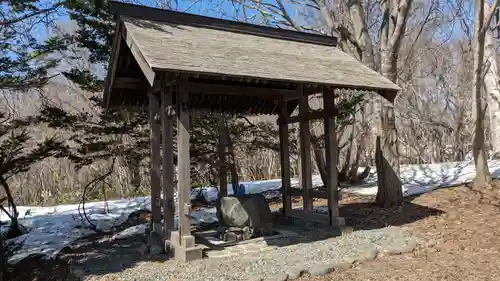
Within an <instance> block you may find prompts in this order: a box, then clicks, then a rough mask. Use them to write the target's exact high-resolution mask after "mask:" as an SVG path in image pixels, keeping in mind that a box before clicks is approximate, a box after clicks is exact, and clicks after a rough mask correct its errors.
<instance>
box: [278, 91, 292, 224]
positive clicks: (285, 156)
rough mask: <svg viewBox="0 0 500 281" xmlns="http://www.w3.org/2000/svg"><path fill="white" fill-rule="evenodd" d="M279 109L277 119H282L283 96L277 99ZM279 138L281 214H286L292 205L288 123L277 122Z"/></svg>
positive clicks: (285, 111) (283, 109)
mask: <svg viewBox="0 0 500 281" xmlns="http://www.w3.org/2000/svg"><path fill="white" fill-rule="evenodd" d="M279 107H280V109H281V111H280V115H279V118H278V120H284V119H285V118H286V116H287V115H288V112H287V107H286V102H285V100H284V99H283V98H281V99H280V100H279ZM279 138H280V162H281V189H282V191H281V192H282V196H283V197H282V198H283V200H282V201H283V214H284V215H285V216H286V215H287V214H288V212H289V211H290V209H291V207H292V201H291V198H290V196H289V194H288V191H289V189H290V147H289V140H290V139H289V136H288V125H287V124H286V123H285V122H280V123H279Z"/></svg>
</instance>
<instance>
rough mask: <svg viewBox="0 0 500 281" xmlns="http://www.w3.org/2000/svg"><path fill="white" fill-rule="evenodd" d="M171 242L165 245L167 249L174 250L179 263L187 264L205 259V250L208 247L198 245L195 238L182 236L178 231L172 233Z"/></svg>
mask: <svg viewBox="0 0 500 281" xmlns="http://www.w3.org/2000/svg"><path fill="white" fill-rule="evenodd" d="M170 238H171V240H170V241H169V242H166V243H165V247H166V248H169V250H170V251H172V250H173V252H174V257H175V259H176V260H178V261H182V262H187V261H192V260H198V259H202V258H203V250H204V249H205V248H206V246H203V245H196V244H195V240H194V236H192V235H186V236H180V234H179V232H178V231H172V234H171V236H170Z"/></svg>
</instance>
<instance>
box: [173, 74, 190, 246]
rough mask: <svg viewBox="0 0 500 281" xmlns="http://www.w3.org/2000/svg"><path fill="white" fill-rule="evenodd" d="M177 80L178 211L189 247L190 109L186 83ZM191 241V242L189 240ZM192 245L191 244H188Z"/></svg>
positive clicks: (182, 236)
mask: <svg viewBox="0 0 500 281" xmlns="http://www.w3.org/2000/svg"><path fill="white" fill-rule="evenodd" d="M176 80H177V87H178V89H177V99H176V100H177V114H178V115H177V167H178V179H177V182H178V194H179V199H178V210H179V234H180V238H181V244H183V245H184V246H185V247H192V246H194V240H193V242H192V244H193V245H187V244H186V242H185V240H184V239H185V237H186V236H190V235H191V220H190V213H191V200H190V198H189V194H190V190H191V179H190V162H191V161H190V154H189V138H190V136H189V130H190V124H189V111H188V110H189V109H188V106H187V103H188V99H189V95H188V92H187V91H186V84H185V83H186V81H185V80H183V79H182V78H181V77H176ZM189 241H190V240H189ZM188 244H191V243H188Z"/></svg>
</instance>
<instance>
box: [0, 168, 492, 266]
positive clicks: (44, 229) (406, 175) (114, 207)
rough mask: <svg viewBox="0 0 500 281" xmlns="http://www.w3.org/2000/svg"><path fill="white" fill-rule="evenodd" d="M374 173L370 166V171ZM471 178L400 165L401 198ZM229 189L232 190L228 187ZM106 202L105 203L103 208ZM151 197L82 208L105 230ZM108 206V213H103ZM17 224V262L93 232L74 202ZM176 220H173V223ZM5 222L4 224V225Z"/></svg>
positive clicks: (205, 215)
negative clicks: (22, 228)
mask: <svg viewBox="0 0 500 281" xmlns="http://www.w3.org/2000/svg"><path fill="white" fill-rule="evenodd" d="M489 167H490V171H491V174H492V176H493V177H494V178H500V160H491V161H489ZM372 170H373V171H374V169H372ZM473 178H474V165H473V163H472V162H454V163H441V164H426V165H402V166H401V180H402V182H403V190H404V195H405V196H410V195H414V194H419V193H425V192H429V191H431V190H434V189H436V188H440V187H449V186H455V185H460V184H463V183H467V182H470V181H472V180H473ZM376 181H377V178H376V173H374V172H372V173H371V174H370V176H369V177H368V178H367V180H366V183H365V184H363V185H362V186H356V187H348V188H347V190H348V191H349V192H353V193H358V194H363V195H375V194H376V192H377V186H376ZM322 184H323V183H322V181H321V177H320V176H319V175H315V176H313V185H314V186H321V185H322ZM241 185H242V186H244V191H245V193H260V192H265V191H272V190H277V189H279V188H280V187H281V180H279V179H273V180H261V181H246V182H241ZM297 185H298V180H297V179H292V186H297ZM228 191H229V193H230V194H232V188H231V185H230V184H229V185H228ZM198 192H201V194H202V195H203V196H204V197H205V198H206V199H207V200H209V201H214V200H215V199H216V198H217V189H216V188H214V187H207V188H201V189H200V188H198V189H194V190H193V192H192V194H191V198H195V197H196V195H197V194H198ZM106 206H107V207H106ZM150 207H151V203H150V199H149V197H136V198H131V199H123V200H115V201H108V202H107V203H105V202H92V203H87V204H86V211H87V214H88V216H89V217H90V219H91V221H93V222H94V224H96V225H97V227H98V228H99V229H102V230H109V229H111V228H112V227H113V226H117V225H120V224H122V223H123V222H124V221H125V220H126V219H127V218H128V216H129V214H130V213H132V212H134V211H136V210H140V209H150ZM106 209H107V211H106ZM18 211H19V214H20V223H21V224H23V225H24V226H25V227H26V228H27V230H28V233H27V234H25V235H22V236H20V237H17V238H15V239H11V240H9V241H8V242H9V243H15V244H20V243H22V246H21V247H20V249H19V250H18V251H17V252H16V254H15V255H14V256H13V257H12V258H11V259H10V260H9V262H16V261H18V260H20V259H22V258H24V257H26V256H27V255H29V254H34V253H43V254H46V255H47V256H49V257H54V256H55V255H56V254H57V253H58V252H59V251H60V250H61V249H62V248H64V247H66V246H67V245H69V244H71V242H73V241H75V240H76V239H78V238H81V237H83V236H86V235H89V234H91V233H92V230H90V229H88V228H85V227H81V226H83V225H85V223H84V222H83V221H82V219H81V218H80V216H79V213H78V205H58V206H53V207H31V206H19V207H18ZM215 212H216V211H215V208H210V209H205V210H202V211H194V212H192V214H191V221H192V223H194V224H197V223H199V222H207V223H210V222H213V221H216V215H215ZM177 219H178V218H176V221H175V223H174V224H177ZM0 220H2V221H8V217H7V216H6V215H5V214H3V213H2V214H0ZM5 227H6V226H5V225H4V226H2V228H3V229H5ZM144 227H145V226H137V227H134V228H133V229H127V230H125V231H123V232H122V233H119V234H117V235H116V238H121V237H126V236H129V235H132V234H136V233H141V232H142V233H143V232H144Z"/></svg>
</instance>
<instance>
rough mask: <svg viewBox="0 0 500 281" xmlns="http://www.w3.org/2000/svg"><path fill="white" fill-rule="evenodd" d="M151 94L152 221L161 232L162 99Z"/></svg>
mask: <svg viewBox="0 0 500 281" xmlns="http://www.w3.org/2000/svg"><path fill="white" fill-rule="evenodd" d="M148 96H149V126H150V133H149V134H150V142H151V144H150V145H151V216H152V219H151V223H152V230H153V232H157V233H158V234H161V232H162V231H161V205H160V196H161V169H160V161H161V159H160V142H161V140H160V124H159V123H158V122H157V116H159V114H160V101H159V99H158V97H157V96H156V95H155V94H153V92H152V90H151V89H150V90H149V91H148Z"/></svg>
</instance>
